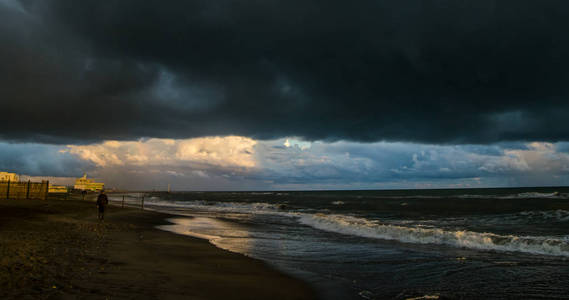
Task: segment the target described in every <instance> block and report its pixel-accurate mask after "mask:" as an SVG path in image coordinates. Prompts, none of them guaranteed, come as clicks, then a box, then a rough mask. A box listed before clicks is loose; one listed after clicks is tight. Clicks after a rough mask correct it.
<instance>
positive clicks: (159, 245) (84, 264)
mask: <svg viewBox="0 0 569 300" xmlns="http://www.w3.org/2000/svg"><path fill="white" fill-rule="evenodd" d="M96 214H97V212H96V208H95V203H94V202H89V201H77V200H54V199H50V200H48V201H42V200H0V298H1V299H6V298H17V299H26V298H28V299H37V298H40V299H44V298H52V299H60V298H63V299H75V298H81V299H125V298H126V299H314V298H315V294H314V291H313V289H312V288H311V287H310V286H308V285H307V284H306V283H304V282H302V281H300V280H297V279H295V278H292V277H290V276H287V275H285V274H282V273H280V272H278V271H276V270H274V269H272V268H270V267H269V266H267V265H266V264H265V263H263V262H261V261H258V260H255V259H252V258H248V257H245V256H242V255H240V254H235V253H231V252H228V251H225V250H222V249H218V248H216V247H214V246H212V245H211V244H209V243H208V242H207V241H205V240H200V239H196V238H192V237H186V236H180V235H176V234H173V233H169V232H164V231H161V230H158V229H155V228H154V227H155V226H156V225H162V224H165V221H164V219H165V218H167V217H168V215H164V214H159V213H155V212H150V211H141V210H138V209H133V208H124V209H123V208H120V207H113V206H111V207H110V209H109V211H108V213H107V215H106V217H105V221H104V222H103V223H101V222H98V221H97V218H96V217H97V216H96Z"/></svg>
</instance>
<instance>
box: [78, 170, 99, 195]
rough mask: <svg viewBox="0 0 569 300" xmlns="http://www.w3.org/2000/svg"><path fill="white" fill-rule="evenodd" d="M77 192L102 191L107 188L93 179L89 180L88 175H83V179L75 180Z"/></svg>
mask: <svg viewBox="0 0 569 300" xmlns="http://www.w3.org/2000/svg"><path fill="white" fill-rule="evenodd" d="M74 188H75V189H76V190H83V191H94V192H96V191H100V190H102V189H104V188H105V184H104V183H102V182H94V181H93V180H92V179H87V174H85V175H83V177H81V178H77V180H75V186H74Z"/></svg>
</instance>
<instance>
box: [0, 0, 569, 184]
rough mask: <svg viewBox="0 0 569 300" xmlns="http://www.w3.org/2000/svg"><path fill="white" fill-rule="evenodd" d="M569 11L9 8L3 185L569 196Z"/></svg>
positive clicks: (183, 5) (370, 6)
mask: <svg viewBox="0 0 569 300" xmlns="http://www.w3.org/2000/svg"><path fill="white" fill-rule="evenodd" d="M568 13H569V4H568V3H566V1H546V2H543V1H526V0H517V1H508V0H505V1H488V0H477V1H465V0H460V1H457V0H437V1H424V0H410V1H380V0H373V1H372V0H362V1H356V2H354V1H351V2H349V1H337V0H326V1H324V0H287V1H284V0H263V1H236V0H218V1H207V0H188V1H181V0H172V1H167V2H165V1H154V0H149V1H134V0H108V1H95V0H82V1H74V0H21V1H18V0H0V45H2V47H0V66H1V67H0V105H1V106H2V108H1V110H0V111H1V113H2V117H1V118H0V128H2V130H0V171H9V172H16V173H19V174H22V175H26V176H31V178H44V177H49V178H52V180H53V181H54V182H58V183H64V184H70V183H72V182H73V178H75V177H78V176H81V175H83V174H84V173H87V174H88V175H89V177H93V178H97V179H98V180H101V181H104V182H105V183H106V184H107V186H111V187H116V188H123V189H166V187H167V185H168V184H171V186H172V188H173V189H175V190H291V189H293V190H294V189H302V190H305V189H391V188H455V187H497V186H500V187H502V186H542V185H545V186H558V185H568V184H569V122H567V121H566V118H567V117H566V116H567V113H569V101H568V99H567V98H568V96H569V85H568V84H567V81H568V79H569V36H568V35H567V34H566V32H567V28H569V19H567V18H566V16H567V15H568Z"/></svg>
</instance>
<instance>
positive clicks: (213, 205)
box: [145, 200, 290, 215]
mask: <svg viewBox="0 0 569 300" xmlns="http://www.w3.org/2000/svg"><path fill="white" fill-rule="evenodd" d="M145 205H146V206H161V207H164V208H187V209H194V210H200V211H213V212H231V213H256V214H280V215H289V214H290V213H289V212H287V211H286V209H287V206H286V204H283V203H265V202H217V201H216V202H213V201H204V200H194V201H164V200H162V201H149V202H147V203H145Z"/></svg>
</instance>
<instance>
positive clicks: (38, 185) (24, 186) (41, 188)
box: [0, 181, 49, 200]
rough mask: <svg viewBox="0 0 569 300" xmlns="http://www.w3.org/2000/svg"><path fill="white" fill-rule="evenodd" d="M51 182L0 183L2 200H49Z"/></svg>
mask: <svg viewBox="0 0 569 300" xmlns="http://www.w3.org/2000/svg"><path fill="white" fill-rule="evenodd" d="M48 191H49V181H42V182H31V181H12V182H10V181H0V199H43V200H47V195H48Z"/></svg>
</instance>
